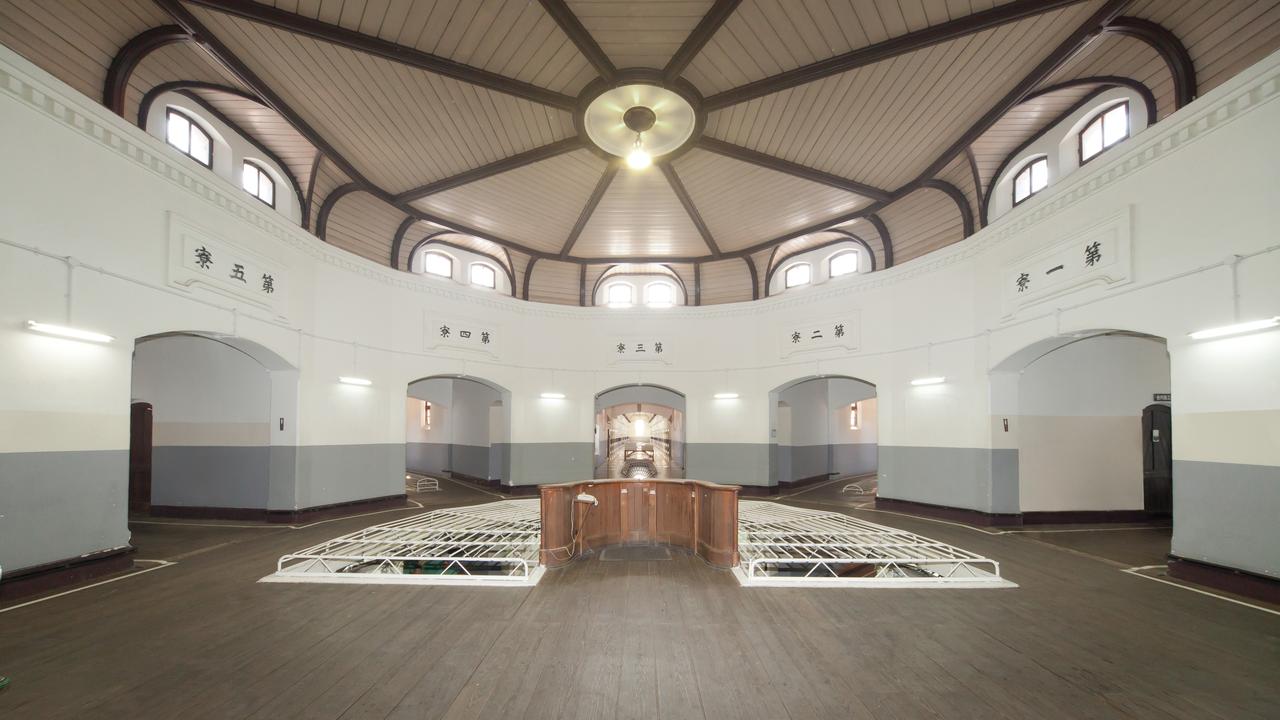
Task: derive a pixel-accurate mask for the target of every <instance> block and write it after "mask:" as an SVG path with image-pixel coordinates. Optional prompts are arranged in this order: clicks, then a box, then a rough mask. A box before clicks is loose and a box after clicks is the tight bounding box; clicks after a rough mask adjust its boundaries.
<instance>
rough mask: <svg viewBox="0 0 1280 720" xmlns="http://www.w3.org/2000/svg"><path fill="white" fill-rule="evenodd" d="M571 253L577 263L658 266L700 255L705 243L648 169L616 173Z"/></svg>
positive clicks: (667, 189) (666, 187) (662, 180)
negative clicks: (639, 262) (643, 261)
mask: <svg viewBox="0 0 1280 720" xmlns="http://www.w3.org/2000/svg"><path fill="white" fill-rule="evenodd" d="M573 251H574V252H573V255H574V257H577V258H590V259H596V258H612V259H619V260H623V261H626V259H632V258H640V257H643V258H645V259H646V260H652V261H656V262H662V261H663V260H665V259H672V260H674V259H676V258H690V257H702V256H705V255H706V243H705V242H704V241H703V239H702V235H701V234H700V233H699V232H698V228H697V227H696V226H694V224H693V221H692V220H691V219H690V218H689V214H688V213H687V212H686V211H685V209H684V206H683V205H681V203H680V199H679V198H678V197H676V193H675V192H674V191H673V190H672V189H671V185H670V184H669V183H668V182H667V180H666V178H664V177H663V175H662V173H660V172H657V171H656V170H655V169H653V168H650V169H649V170H647V171H640V172H636V171H632V170H622V171H620V172H618V174H617V176H616V177H614V178H613V181H612V182H611V183H610V185H609V187H608V189H607V190H606V191H605V192H604V194H603V196H602V197H601V198H600V203H599V205H597V206H596V207H595V208H594V212H592V213H591V214H590V217H589V218H588V220H587V222H586V224H585V225H584V226H583V228H582V232H581V234H580V236H579V237H578V238H577V240H576V242H575V243H574V245H573ZM633 261H635V260H633Z"/></svg>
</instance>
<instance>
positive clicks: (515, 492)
mask: <svg viewBox="0 0 1280 720" xmlns="http://www.w3.org/2000/svg"><path fill="white" fill-rule="evenodd" d="M539 487H540V486H539V485H507V484H506V483H500V484H499V485H498V492H500V493H503V494H506V495H511V496H513V497H531V496H533V495H538V494H540V493H541V492H542V491H541V490H539V489H538V488H539Z"/></svg>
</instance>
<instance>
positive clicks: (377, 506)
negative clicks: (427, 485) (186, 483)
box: [151, 494, 408, 523]
mask: <svg viewBox="0 0 1280 720" xmlns="http://www.w3.org/2000/svg"><path fill="white" fill-rule="evenodd" d="M407 498H408V496H407V495H403V494H402V495H386V496H384V497H376V498H366V499H363V500H351V501H348V502H343V503H333V504H332V505H317V506H315V507H309V508H298V509H297V510H267V509H265V508H230V507H202V506H187V505H152V506H151V515H153V516H155V517H171V518H183V519H186V520H238V521H250V522H267V523H295V522H300V521H307V522H314V521H316V520H327V519H329V518H336V517H343V516H345V515H356V514H359V513H366V512H372V511H374V510H390V509H394V508H399V507H404V506H405V501H406V500H407Z"/></svg>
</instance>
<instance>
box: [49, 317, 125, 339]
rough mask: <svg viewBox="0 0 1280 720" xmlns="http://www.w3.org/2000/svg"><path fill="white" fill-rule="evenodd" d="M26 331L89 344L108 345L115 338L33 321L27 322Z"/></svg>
mask: <svg viewBox="0 0 1280 720" xmlns="http://www.w3.org/2000/svg"><path fill="white" fill-rule="evenodd" d="M27 329H28V330H30V331H31V332H38V333H41V334H43V335H53V336H55V337H61V338H67V339H69V340H87V341H89V342H97V343H109V342H111V341H113V340H115V338H113V337H111V336H110V335H105V334H103V333H100V332H93V331H92V330H80V329H79V328H73V327H66V326H65V325H50V324H49V323H42V322H36V321H35V320H28V321H27Z"/></svg>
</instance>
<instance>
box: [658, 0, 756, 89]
mask: <svg viewBox="0 0 1280 720" xmlns="http://www.w3.org/2000/svg"><path fill="white" fill-rule="evenodd" d="M741 2H742V0H716V4H715V5H712V6H711V9H710V10H707V14H706V15H703V16H702V19H701V20H699V21H698V26H697V27H695V28H694V29H693V32H691V33H689V37H687V38H685V39H684V42H683V43H681V44H680V47H679V49H677V50H676V52H675V54H674V55H672V56H671V59H670V60H668V61H667V66H666V67H665V68H663V69H662V77H664V78H666V80H667V81H668V82H670V81H672V80H675V79H676V78H678V77H680V74H681V73H683V72H684V70H685V68H687V67H689V63H691V62H693V59H694V58H695V57H697V56H698V53H700V52H702V48H703V47H705V46H706V44H707V43H708V42H710V41H711V38H712V36H714V35H715V34H716V31H717V30H719V29H720V27H721V26H722V25H724V23H725V21H726V20H728V19H729V16H730V15H732V14H733V11H734V10H737V9H738V4H739V3H741Z"/></svg>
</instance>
